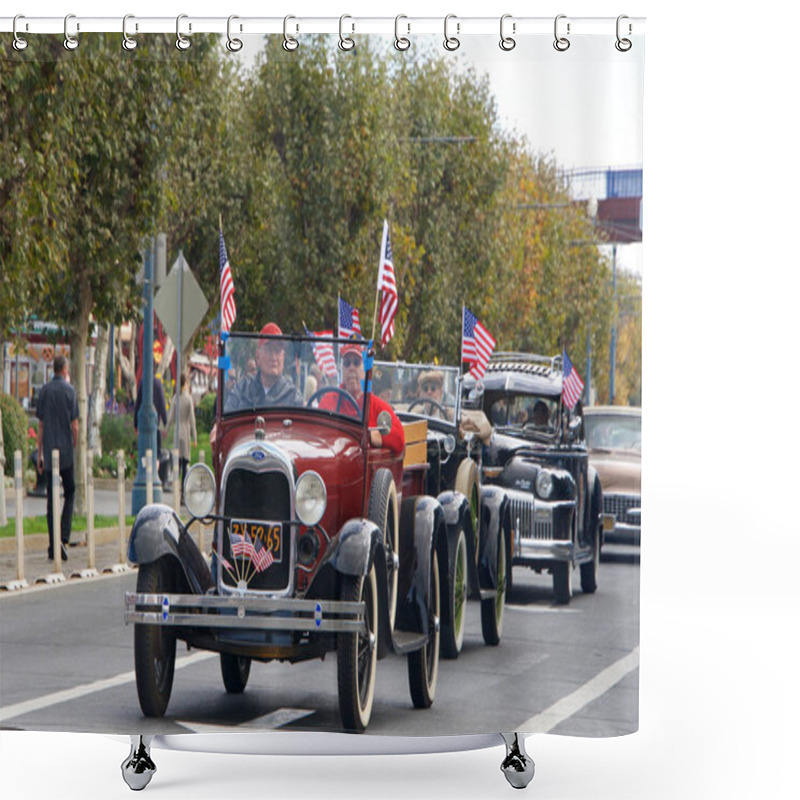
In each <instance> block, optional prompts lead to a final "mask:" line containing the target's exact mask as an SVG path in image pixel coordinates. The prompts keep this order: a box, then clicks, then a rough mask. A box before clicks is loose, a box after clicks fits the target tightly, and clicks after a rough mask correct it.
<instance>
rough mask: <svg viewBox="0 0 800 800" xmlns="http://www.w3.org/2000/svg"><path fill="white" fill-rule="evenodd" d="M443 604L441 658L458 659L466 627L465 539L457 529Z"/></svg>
mask: <svg viewBox="0 0 800 800" xmlns="http://www.w3.org/2000/svg"><path fill="white" fill-rule="evenodd" d="M447 567H448V575H447V587H448V589H449V591H448V595H447V597H446V598H445V602H446V603H448V604H449V605H448V618H449V621H448V622H443V623H442V656H444V658H458V654H459V653H460V652H461V647H462V645H463V644H464V630H465V628H466V626H467V537H466V536H465V535H464V529H463V528H459V529H458V538H457V539H456V546H455V551H454V553H453V556H452V558H450V559H449V563H448V565H447Z"/></svg>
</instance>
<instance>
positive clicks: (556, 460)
mask: <svg viewBox="0 0 800 800" xmlns="http://www.w3.org/2000/svg"><path fill="white" fill-rule="evenodd" d="M562 382H563V372H562V362H561V357H559V356H556V357H553V358H548V357H544V356H538V355H531V354H528V353H498V354H496V355H493V356H492V358H491V360H490V361H489V364H488V367H487V370H486V374H485V376H484V378H483V380H482V381H481V382H479V383H478V384H476V383H475V381H474V380H471V379H470V380H467V381H465V385H464V390H465V392H467V393H469V399H468V400H467V403H468V404H470V405H476V406H478V407H480V408H482V409H483V411H484V413H485V414H486V415H487V417H488V418H489V421H490V422H491V423H492V425H493V427H494V433H493V435H492V439H491V442H490V444H489V445H488V446H487V447H485V448H484V452H483V465H482V472H483V482H484V484H493V485H497V486H502V487H503V488H504V489H505V490H506V493H507V495H508V498H509V504H510V513H511V526H512V531H513V542H512V566H513V565H517V564H518V565H524V566H526V567H530V568H532V569H534V570H535V571H536V572H539V573H541V572H548V573H550V574H551V575H552V577H553V593H554V595H555V601H556V603H559V604H565V603H569V601H570V598H571V597H572V573H573V570H574V568H575V567H579V569H580V582H581V589H582V590H583V592H584V593H587V594H591V593H593V592H594V591H596V589H597V567H598V562H599V556H600V549H601V547H602V544H603V525H602V520H603V513H602V512H603V493H602V489H601V484H600V478H599V476H598V474H597V471H596V470H595V469H594V467H592V466H591V465H590V464H589V457H588V451H587V449H586V443H585V440H584V429H583V419H582V416H581V406H580V403H578V404H576V406H575V408H574V410H570V409H569V408H568V407H567V406H566V405H565V404H564V402H563V398H562ZM511 577H512V576H511V570H509V583H510V582H511Z"/></svg>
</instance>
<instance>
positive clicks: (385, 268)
mask: <svg viewBox="0 0 800 800" xmlns="http://www.w3.org/2000/svg"><path fill="white" fill-rule="evenodd" d="M378 289H379V291H380V293H381V307H380V323H381V345H387V344H388V343H389V342H390V341H391V339H392V337H393V336H394V318H395V315H396V314H397V306H398V298H397V281H396V279H395V274H394V264H393V262H392V243H391V240H390V238H389V223H388V222H387V221H386V220H384V221H383V239H382V241H381V258H380V264H379V265H378Z"/></svg>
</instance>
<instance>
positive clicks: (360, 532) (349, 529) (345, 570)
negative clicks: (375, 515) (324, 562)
mask: <svg viewBox="0 0 800 800" xmlns="http://www.w3.org/2000/svg"><path fill="white" fill-rule="evenodd" d="M380 544H381V530H380V528H379V527H378V526H377V525H376V524H375V523H374V522H372V521H370V520H368V519H350V520H348V521H347V522H345V524H344V525H343V526H342V528H341V530H340V531H339V535H338V536H337V537H336V538H335V539H334V540H333V541H332V542H331V547H330V558H329V562H330V564H331V566H332V567H333V568H334V569H335V570H336V571H337V572H339V573H341V574H342V575H355V576H363V575H366V574H368V573H369V571H370V568H371V567H372V564H373V562H374V561H375V553H376V550H377V548H378V547H379V546H380Z"/></svg>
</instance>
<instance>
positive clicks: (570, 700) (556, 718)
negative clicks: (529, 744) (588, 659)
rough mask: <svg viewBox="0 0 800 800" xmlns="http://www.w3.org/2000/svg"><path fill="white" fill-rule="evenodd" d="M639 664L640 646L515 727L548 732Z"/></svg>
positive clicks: (528, 731) (528, 730)
mask: <svg viewBox="0 0 800 800" xmlns="http://www.w3.org/2000/svg"><path fill="white" fill-rule="evenodd" d="M638 666H639V648H638V647H636V648H634V649H633V650H631V652H630V653H628V655H626V656H623V657H622V658H621V659H619V661H616V662H614V663H613V664H612V665H611V666H610V667H606V669H604V670H603V671H602V672H600V673H598V674H597V675H595V676H594V678H592V679H591V680H590V681H587V682H586V683H584V684H583V686H581V687H580V688H578V689H576V690H575V691H574V692H573V693H572V694H569V695H567V696H566V697H562V698H561V699H560V700H559V701H558V702H557V703H553V705H552V706H550V708H546V709H545V710H544V711H542V712H541V713H539V714H536V715H535V716H533V717H531V718H530V719H528V720H526V721H525V722H523V723H522V724H521V725H516V726H515V727H514V730H515V731H521V732H526V733H547V732H548V731H551V730H553V728H555V727H556V726H557V725H560V724H561V723H562V722H564V720H566V719H569V718H570V717H571V716H572V715H573V714H576V713H577V712H578V711H580V710H581V709H582V708H583V707H584V706H587V705H589V703H591V702H592V701H593V700H597V698H598V697H601V696H602V695H603V694H605V693H606V692H607V691H608V690H609V689H610V688H611V687H612V686H614V685H615V684H617V683H619V681H621V680H622V679H623V678H624V677H625V676H626V675H627V674H628V673H630V672H633V670H635V669H636V668H637V667H638Z"/></svg>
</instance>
